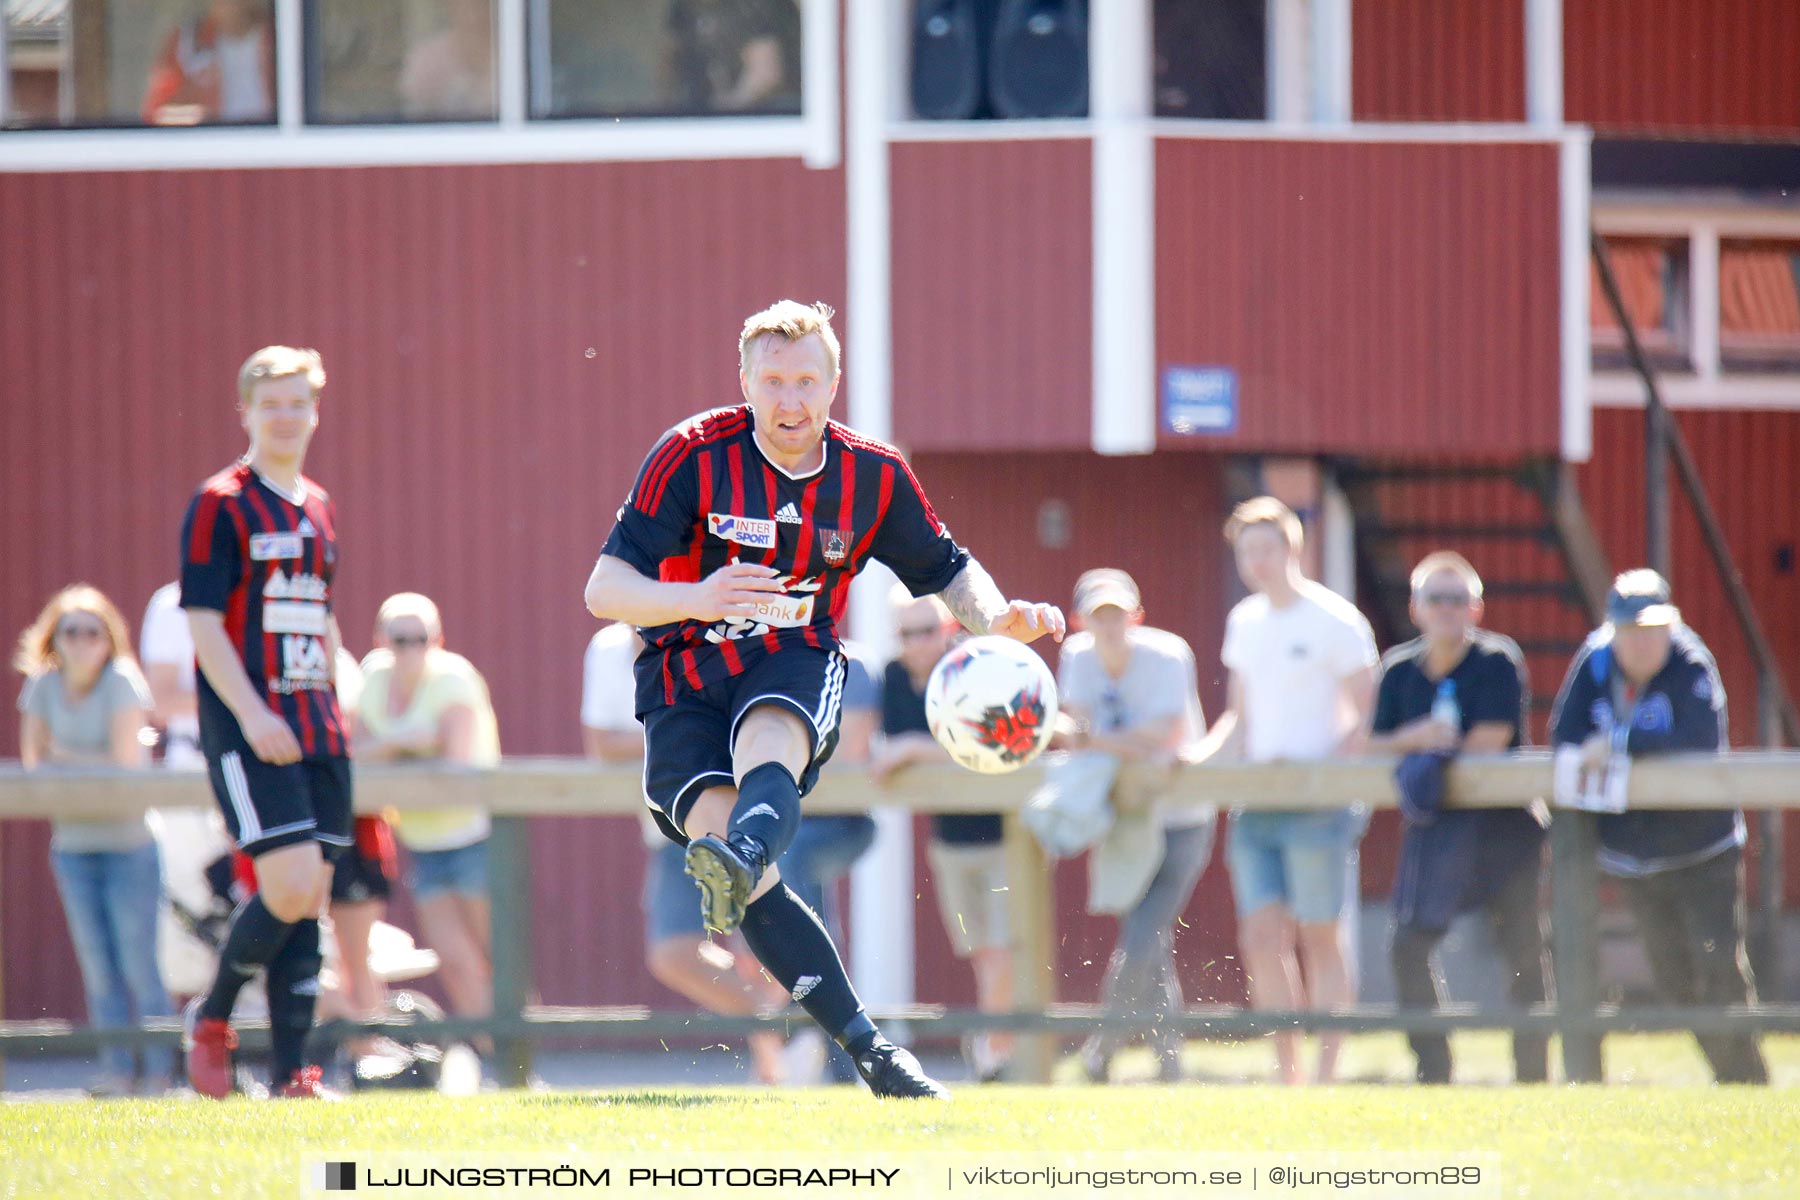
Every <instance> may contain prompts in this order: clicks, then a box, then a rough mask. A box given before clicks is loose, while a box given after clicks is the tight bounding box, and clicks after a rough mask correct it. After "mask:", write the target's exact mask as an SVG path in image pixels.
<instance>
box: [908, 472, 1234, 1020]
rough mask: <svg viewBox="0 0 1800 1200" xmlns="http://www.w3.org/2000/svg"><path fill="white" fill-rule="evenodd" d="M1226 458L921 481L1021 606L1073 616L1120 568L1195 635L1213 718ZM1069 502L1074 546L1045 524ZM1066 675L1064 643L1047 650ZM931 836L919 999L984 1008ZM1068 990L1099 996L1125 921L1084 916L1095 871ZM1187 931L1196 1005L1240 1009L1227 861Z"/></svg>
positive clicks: (1068, 926) (1184, 942) (1070, 901)
mask: <svg viewBox="0 0 1800 1200" xmlns="http://www.w3.org/2000/svg"><path fill="white" fill-rule="evenodd" d="M1222 465H1223V460H1222V459H1221V458H1219V457H1218V456H1215V455H1205V454H1181V453H1160V454H1155V455H1152V456H1149V457H1144V458H1102V457H1099V456H1097V455H1093V454H1036V455H1024V454H1008V455H975V454H921V455H919V456H918V458H917V459H916V460H915V466H916V468H917V470H918V474H919V480H920V482H921V483H922V484H923V485H924V486H925V488H926V490H927V491H928V492H929V493H930V495H931V497H932V502H933V504H935V505H936V507H937V509H938V512H939V514H940V515H941V516H942V517H943V518H944V521H945V523H946V524H948V525H949V527H950V529H951V531H952V532H953V533H955V535H956V537H957V540H958V541H960V542H962V543H963V544H964V545H966V546H968V547H969V548H970V549H971V550H972V551H974V553H975V554H976V555H977V556H978V557H979V558H980V559H981V561H982V563H983V564H985V565H986V566H987V567H988V569H989V570H990V571H992V572H993V575H994V578H995V580H996V581H997V582H998V583H999V585H1000V587H1001V590H1002V591H1004V592H1006V594H1007V595H1009V596H1022V597H1026V598H1029V599H1034V600H1047V601H1052V602H1054V603H1056V604H1059V605H1061V606H1063V608H1064V609H1067V607H1068V605H1069V602H1070V593H1071V591H1072V590H1073V589H1074V584H1075V578H1076V576H1078V575H1080V574H1081V572H1082V571H1084V570H1087V569H1088V568H1090V567H1100V566H1112V567H1122V568H1124V569H1125V570H1127V571H1129V572H1131V574H1132V576H1133V577H1134V578H1135V579H1136V580H1137V582H1138V586H1139V588H1140V589H1141V590H1142V593H1143V598H1144V609H1145V612H1146V614H1147V619H1148V621H1149V622H1150V624H1152V625H1156V626H1160V627H1162V628H1165V629H1169V630H1172V631H1173V632H1175V633H1178V634H1180V635H1181V636H1183V637H1185V638H1187V639H1188V641H1189V643H1190V644H1191V645H1192V646H1193V648H1194V656H1195V659H1196V661H1197V663H1198V665H1199V669H1200V695H1201V702H1202V704H1203V705H1204V706H1205V711H1206V713H1207V716H1208V717H1209V719H1210V718H1211V717H1213V716H1216V715H1217V714H1218V712H1219V710H1220V708H1221V706H1222V705H1223V703H1224V686H1225V681H1224V675H1223V670H1222V668H1221V667H1220V666H1219V645H1220V642H1221V641H1222V639H1223V637H1224V631H1225V610H1226V597H1227V595H1228V594H1229V593H1228V591H1227V586H1228V581H1229V579H1230V578H1231V572H1232V570H1233V568H1232V565H1231V561H1230V557H1229V555H1228V554H1227V553H1226V550H1225V544H1224V541H1223V539H1222V537H1221V535H1220V529H1221V527H1222V526H1223V524H1224V520H1225V487H1224V483H1223V478H1222V470H1221V468H1222ZM1046 503H1049V504H1056V505H1063V506H1066V511H1067V512H1068V514H1069V517H1070V522H1069V526H1068V529H1069V536H1068V540H1067V542H1066V544H1061V545H1058V544H1054V543H1052V544H1046V543H1045V542H1044V541H1043V540H1042V539H1041V538H1040V537H1039V536H1038V532H1039V528H1038V527H1039V514H1040V512H1041V511H1042V507H1043V506H1044V505H1045V504H1046ZM1038 646H1039V647H1040V648H1041V649H1042V650H1043V652H1044V654H1045V657H1046V658H1048V659H1049V660H1050V661H1051V663H1052V665H1053V666H1054V665H1055V661H1056V654H1055V647H1054V643H1043V642H1040V643H1038ZM925 836H926V826H925V822H924V818H920V820H919V823H918V827H917V831H916V845H917V846H918V848H919V853H918V857H917V862H916V870H917V873H918V878H919V880H920V885H921V886H920V888H919V890H920V892H921V893H922V894H923V897H924V903H923V905H922V906H921V908H920V909H919V914H918V923H917V935H916V936H917V951H918V994H919V998H920V999H921V1000H927V1001H942V1002H952V1003H958V1002H960V1003H973V1001H974V996H975V992H974V981H973V977H972V976H971V975H970V973H969V970H968V968H967V967H965V966H963V965H962V964H960V963H958V962H957V961H956V960H955V958H954V957H953V955H952V954H951V952H950V943H949V939H948V938H947V937H946V935H945V934H944V931H943V926H942V919H941V917H940V916H939V914H938V910H937V905H936V901H935V898H934V897H933V894H932V890H931V888H930V887H929V886H926V881H927V880H928V879H929V872H930V866H929V864H928V863H927V862H926V860H925V856H924V850H923V847H924V841H925ZM1056 879H1057V886H1056V895H1057V916H1056V921H1057V935H1058V937H1059V939H1060V940H1059V943H1058V948H1057V957H1056V963H1055V971H1056V994H1057V996H1058V998H1060V999H1064V1000H1075V1001H1090V1000H1094V999H1097V998H1098V996H1099V989H1100V977H1101V974H1102V973H1103V972H1104V970H1105V968H1106V959H1107V955H1108V954H1109V953H1110V951H1111V949H1112V944H1113V938H1114V934H1115V931H1116V929H1117V923H1116V922H1115V921H1114V920H1113V919H1112V918H1109V917H1094V916H1090V915H1088V914H1087V913H1086V912H1085V911H1083V908H1084V905H1085V904H1086V900H1087V868H1086V867H1085V865H1083V864H1082V863H1081V862H1080V861H1070V862H1066V863H1063V864H1061V865H1060V866H1059V867H1058V868H1057V872H1056ZM1182 921H1183V924H1181V925H1179V926H1177V928H1176V935H1177V936H1176V948H1177V957H1178V961H1179V963H1180V965H1181V973H1182V981H1183V985H1184V990H1185V992H1186V995H1187V996H1188V998H1189V999H1190V1000H1194V999H1201V1000H1222V1001H1225V1000H1239V999H1241V998H1242V996H1243V980H1242V976H1241V973H1240V972H1239V971H1238V969H1237V961H1236V957H1235V956H1236V954H1237V949H1236V945H1237V923H1236V918H1235V916H1234V914H1233V911H1232V904H1231V890H1230V887H1229V884H1228V880H1227V878H1226V875H1225V868H1224V860H1223V853H1222V850H1221V849H1220V848H1219V847H1215V849H1214V859H1213V863H1212V865H1211V866H1210V867H1208V868H1207V871H1206V874H1205V875H1204V876H1203V877H1202V879H1201V880H1200V885H1199V887H1198V888H1197V889H1196V890H1195V893H1194V897H1193V900H1192V901H1191V902H1190V903H1189V904H1188V908H1187V911H1186V913H1185V914H1184V915H1183V917H1182Z"/></svg>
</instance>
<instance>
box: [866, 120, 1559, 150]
mask: <svg viewBox="0 0 1800 1200" xmlns="http://www.w3.org/2000/svg"><path fill="white" fill-rule="evenodd" d="M1142 121H1143V124H1144V125H1146V126H1148V128H1149V132H1150V133H1151V135H1152V136H1154V137H1159V138H1192V139H1195V140H1197V141H1267V142H1402V143H1406V142H1421V143H1440V142H1447V143H1453V144H1454V143H1468V144H1486V143H1502V144H1512V143H1518V144H1526V145H1547V144H1552V143H1557V142H1562V141H1565V140H1567V139H1568V138H1571V137H1574V138H1580V139H1582V141H1583V144H1584V145H1585V144H1586V140H1587V139H1588V138H1589V137H1591V134H1590V132H1589V131H1588V130H1587V128H1586V127H1584V126H1564V127H1562V129H1560V130H1558V131H1555V132H1550V131H1546V130H1543V129H1538V128H1534V127H1533V126H1530V125H1519V124H1482V125H1475V124H1469V125H1446V124H1429V123H1425V122H1406V121H1399V122H1382V123H1366V124H1343V125H1308V124H1298V123H1290V122H1276V121H1200V120H1194V119H1191V118H1187V117H1145V118H1143V119H1142ZM1095 129H1096V125H1095V122H1094V120H1093V119H1092V118H1080V119H1074V120H1044V121H1025V120H1020V121H895V122H892V123H891V124H890V125H889V126H888V131H887V136H888V140H889V141H891V142H1036V141H1053V140H1058V139H1063V140H1066V139H1070V138H1090V137H1093V136H1094V133H1095Z"/></svg>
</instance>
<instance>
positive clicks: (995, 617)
mask: <svg viewBox="0 0 1800 1200" xmlns="http://www.w3.org/2000/svg"><path fill="white" fill-rule="evenodd" d="M940 595H941V597H942V599H943V601H944V607H946V608H948V609H949V610H950V615H951V616H953V617H955V618H956V619H957V620H958V621H960V622H962V625H963V628H964V629H967V630H969V631H970V632H972V633H977V634H983V635H986V634H998V635H1000V636H1001V637H1009V638H1015V639H1017V640H1018V641H1021V642H1030V641H1035V640H1036V639H1037V638H1039V637H1042V636H1043V635H1044V634H1046V633H1048V634H1050V635H1051V636H1052V637H1054V638H1055V639H1056V640H1057V641H1059V642H1060V641H1062V637H1063V628H1064V627H1063V615H1062V612H1061V611H1060V610H1058V609H1057V607H1056V606H1055V605H1054V604H1034V603H1032V602H1031V601H1029V600H1008V599H1007V598H1006V597H1005V596H1003V595H1002V594H1001V593H1000V589H999V587H997V586H996V585H995V584H994V580H993V577H992V576H991V575H989V574H988V573H987V568H985V567H983V566H982V565H981V564H980V563H978V562H976V561H975V560H974V559H972V558H971V559H970V560H969V565H968V566H966V567H964V568H963V569H962V570H961V571H958V572H957V573H956V578H954V579H952V580H951V581H950V586H949V587H947V588H945V589H944V590H943V592H942V593H940Z"/></svg>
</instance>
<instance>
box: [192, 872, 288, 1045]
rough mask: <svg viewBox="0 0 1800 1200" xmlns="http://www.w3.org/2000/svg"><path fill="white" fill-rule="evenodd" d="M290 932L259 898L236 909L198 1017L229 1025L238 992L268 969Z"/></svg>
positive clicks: (253, 897)
mask: <svg viewBox="0 0 1800 1200" xmlns="http://www.w3.org/2000/svg"><path fill="white" fill-rule="evenodd" d="M293 930H294V927H293V926H292V925H289V924H287V923H286V922H285V921H283V920H281V918H279V917H277V916H276V915H275V914H274V913H272V912H270V911H269V909H268V906H267V905H265V904H264V903H263V902H262V897H261V896H252V897H250V898H249V899H248V900H246V901H244V902H243V903H242V904H240V905H238V909H237V911H236V912H235V913H233V914H232V915H231V928H230V930H229V931H228V932H227V933H226V934H225V944H224V945H223V946H221V947H220V948H219V973H218V974H217V975H216V976H214V978H213V985H212V990H211V991H209V992H207V993H206V999H205V1000H203V1001H202V1002H201V1004H200V1015H201V1016H202V1017H208V1018H211V1019H215V1020H220V1021H229V1020H230V1019H231V1009H232V1006H233V1005H235V1004H236V1003H237V997H238V992H240V991H242V990H243V987H244V985H245V984H246V983H249V982H250V981H251V980H252V979H254V978H256V976H257V973H258V972H260V971H261V970H262V969H263V968H264V967H266V966H268V965H269V963H270V961H271V960H273V959H274V957H275V954H276V952H277V951H278V950H280V949H281V947H282V946H283V945H284V944H285V943H286V942H287V940H288V936H289V935H290V934H291V933H292V932H293Z"/></svg>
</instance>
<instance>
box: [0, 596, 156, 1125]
mask: <svg viewBox="0 0 1800 1200" xmlns="http://www.w3.org/2000/svg"><path fill="white" fill-rule="evenodd" d="M13 665H14V666H15V667H16V668H18V670H19V671H20V673H22V674H23V675H24V676H25V688H24V690H23V691H22V692H21V693H20V694H19V713H20V728H19V758H20V760H21V761H22V762H23V763H24V766H25V769H26V770H28V771H39V770H57V769H77V770H78V769H81V768H85V767H137V766H142V765H144V762H145V753H144V743H143V740H142V738H141V736H140V735H141V733H142V731H143V729H144V726H145V725H147V724H149V711H150V707H151V704H150V690H149V687H148V685H147V684H146V683H145V682H144V677H143V673H142V672H140V671H139V670H138V666H137V662H136V660H134V659H133V658H132V655H131V638H130V634H129V633H128V632H127V630H126V628H125V620H124V618H123V617H121V616H120V615H119V610H118V608H117V607H116V606H114V604H113V602H112V601H111V600H108V599H107V598H106V596H105V595H103V594H102V593H101V592H100V591H99V590H98V589H97V588H94V587H91V586H89V585H87V584H75V585H73V586H70V587H66V588H64V589H63V590H62V591H60V592H58V593H57V594H56V595H55V596H53V597H52V598H51V599H50V602H49V603H48V604H46V605H44V608H43V611H42V612H40V613H39V614H38V617H37V620H35V621H33V622H32V623H31V625H30V627H29V628H27V629H26V630H25V632H24V633H23V634H22V635H21V636H20V638H19V645H18V650H17V652H16V653H15V654H14V656H13ZM51 829H52V832H51V836H50V862H51V866H52V868H53V869H54V871H55V875H56V888H57V891H58V893H59V894H60V895H61V897H62V904H63V912H64V914H65V915H66V916H67V918H68V922H69V937H70V940H71V941H73V942H74V943H75V955H76V959H77V960H78V962H79V964H80V968H81V983H82V988H83V990H84V991H85V992H86V994H87V1006H88V1019H89V1020H90V1021H91V1022H92V1023H93V1024H94V1025H96V1026H100V1027H118V1026H127V1025H130V1024H132V1017H133V1009H135V1010H136V1017H137V1019H138V1020H139V1021H141V1020H143V1019H144V1018H146V1017H167V1016H172V1015H173V1014H174V1011H175V1010H174V1008H173V1006H172V1005H171V1004H170V1003H169V996H168V992H167V991H166V990H165V989H164V988H163V982H162V976H161V975H160V974H159V972H158V970H157V965H156V939H157V915H158V912H159V910H160V909H161V907H162V865H161V861H160V858H159V856H158V854H157V850H156V842H155V840H154V839H153V838H152V837H151V836H150V827H149V825H148V823H147V822H146V821H145V819H144V814H142V813H138V814H136V815H135V816H131V817H116V818H101V819H90V818H81V819H77V818H72V817H65V818H58V819H56V820H55V821H53V822H52V823H51ZM101 1062H102V1067H103V1070H104V1072H105V1074H104V1076H103V1077H102V1078H101V1079H100V1080H99V1081H98V1082H97V1083H96V1084H95V1085H94V1086H93V1087H92V1088H91V1089H90V1091H91V1092H92V1094H94V1095H97V1096H102V1095H115V1096H116V1095H127V1094H129V1093H130V1092H131V1090H132V1087H133V1084H134V1076H135V1075H136V1070H135V1067H136V1063H135V1062H134V1059H133V1055H132V1051H131V1048H130V1047H128V1046H121V1045H113V1046H108V1047H106V1048H105V1050H103V1051H102V1053H101ZM143 1067H144V1071H143V1075H142V1077H141V1090H142V1091H143V1092H144V1093H145V1094H147V1095H150V1094H157V1093H160V1092H163V1091H165V1090H167V1089H168V1087H169V1086H170V1083H171V1080H172V1077H173V1072H174V1067H175V1062H174V1056H173V1054H172V1052H171V1051H170V1050H169V1049H168V1048H166V1047H160V1046H159V1047H152V1048H149V1049H146V1050H145V1051H144V1058H143Z"/></svg>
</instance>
